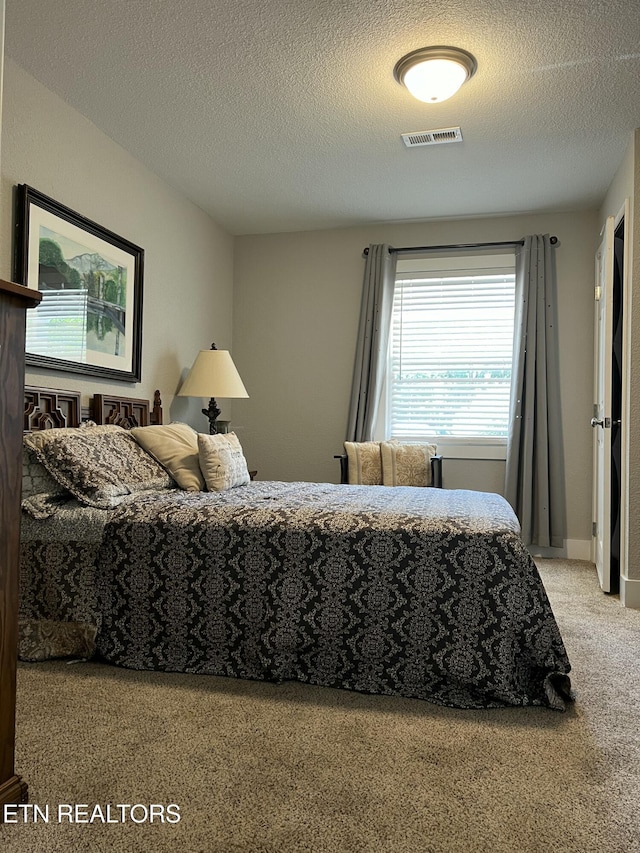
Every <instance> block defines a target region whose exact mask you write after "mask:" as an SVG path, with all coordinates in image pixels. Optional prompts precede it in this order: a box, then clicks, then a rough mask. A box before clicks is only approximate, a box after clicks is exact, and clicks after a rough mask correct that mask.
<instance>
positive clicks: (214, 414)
mask: <svg viewBox="0 0 640 853" xmlns="http://www.w3.org/2000/svg"><path fill="white" fill-rule="evenodd" d="M202 414H203V415H206V416H207V417H208V418H209V435H216V434H217V432H218V430H217V429H216V421H217V419H218V417H219V416H220V409H219V408H218V404H217V403H216V401H215V398H214V397H212V398H211V399H210V400H209V408H208V409H203V410H202Z"/></svg>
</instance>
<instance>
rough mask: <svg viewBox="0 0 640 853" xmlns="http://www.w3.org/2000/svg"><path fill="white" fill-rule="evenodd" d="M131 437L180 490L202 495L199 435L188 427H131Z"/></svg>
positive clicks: (173, 425) (202, 478) (174, 425)
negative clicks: (158, 464)
mask: <svg viewBox="0 0 640 853" xmlns="http://www.w3.org/2000/svg"><path fill="white" fill-rule="evenodd" d="M130 432H131V435H132V436H133V437H134V438H135V440H136V441H137V442H138V444H139V445H140V446H141V447H143V448H144V449H145V450H146V451H147V453H150V454H151V455H152V456H153V457H154V459H157V460H158V462H159V463H160V464H161V465H162V466H163V467H164V468H166V469H167V471H168V472H169V474H171V476H172V477H173V479H174V480H175V481H176V483H177V484H178V485H179V486H180V488H181V489H185V491H187V492H204V490H205V488H206V486H205V482H204V477H203V476H202V471H201V470H200V463H199V459H198V433H197V432H196V431H195V430H194V429H193V427H190V426H189V425H188V424H181V423H171V424H163V425H161V426H146V427H134V429H132V430H130Z"/></svg>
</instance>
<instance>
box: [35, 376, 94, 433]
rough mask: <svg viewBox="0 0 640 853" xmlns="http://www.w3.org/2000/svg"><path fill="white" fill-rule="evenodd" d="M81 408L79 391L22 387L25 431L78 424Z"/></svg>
mask: <svg viewBox="0 0 640 853" xmlns="http://www.w3.org/2000/svg"><path fill="white" fill-rule="evenodd" d="M81 420H82V410H81V401H80V392H79V391H59V390H57V389H55V388H36V387H35V386H33V385H27V386H26V387H25V389H24V425H23V429H24V430H25V432H37V431H39V430H43V429H60V428H61V427H77V426H80V422H81Z"/></svg>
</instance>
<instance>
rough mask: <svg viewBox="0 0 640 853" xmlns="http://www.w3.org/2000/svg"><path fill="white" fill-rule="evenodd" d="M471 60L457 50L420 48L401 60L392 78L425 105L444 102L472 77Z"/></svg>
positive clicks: (475, 66) (461, 51) (462, 51)
mask: <svg viewBox="0 0 640 853" xmlns="http://www.w3.org/2000/svg"><path fill="white" fill-rule="evenodd" d="M477 67H478V63H477V62H476V59H475V57H474V56H472V55H471V54H470V53H468V52H467V51H466V50H462V49H461V48H459V47H444V46H441V45H438V46H436V47H421V48H419V49H418V50H414V51H412V52H411V53H408V54H407V55H406V56H403V57H402V59H399V60H398V62H397V63H396V67H395V68H394V69H393V76H394V77H395V78H396V80H397V81H398V83H402V84H403V85H404V86H406V87H407V89H408V90H409V91H410V92H411V94H412V95H413V97H414V98H417V99H418V100H419V101H425V102H426V103H428V104H438V103H440V102H441V101H446V100H447V98H450V97H451V96H452V95H455V93H456V92H457V91H458V89H459V88H460V86H462V84H463V83H465V82H466V81H467V80H469V78H471V77H473V75H474V74H475V73H476V69H477Z"/></svg>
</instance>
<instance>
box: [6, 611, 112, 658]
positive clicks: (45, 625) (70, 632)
mask: <svg viewBox="0 0 640 853" xmlns="http://www.w3.org/2000/svg"><path fill="white" fill-rule="evenodd" d="M19 630H20V640H19V646H18V657H19V658H20V660H26V661H43V660H50V659H51V658H67V657H76V658H91V657H93V655H94V653H95V650H96V635H97V633H98V628H97V627H96V626H95V625H87V624H85V623H83V622H54V621H53V620H50V619H38V620H35V619H20V620H19Z"/></svg>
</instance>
